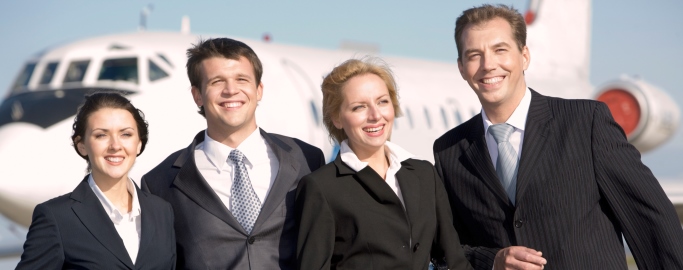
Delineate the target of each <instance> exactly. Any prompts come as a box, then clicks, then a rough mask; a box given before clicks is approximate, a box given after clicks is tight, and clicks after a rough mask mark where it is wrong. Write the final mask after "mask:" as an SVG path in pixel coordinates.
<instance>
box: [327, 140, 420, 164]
mask: <svg viewBox="0 0 683 270" xmlns="http://www.w3.org/2000/svg"><path fill="white" fill-rule="evenodd" d="M384 147H385V149H386V150H388V151H386V152H385V153H386V155H387V156H388V157H389V163H390V164H389V167H398V168H400V167H401V162H403V161H405V160H406V159H409V158H413V157H414V155H413V154H411V153H410V152H408V151H407V150H405V149H403V148H402V147H400V146H398V145H397V144H395V143H392V142H390V141H386V142H385V143H384ZM339 153H340V156H341V160H342V162H344V163H345V164H346V165H347V166H349V167H351V169H353V170H354V171H357V172H358V171H360V170H362V169H363V168H365V167H366V166H368V163H367V162H363V161H360V159H358V156H356V153H354V152H353V150H351V147H349V143H348V139H347V140H344V141H342V143H341V146H340V147H339Z"/></svg>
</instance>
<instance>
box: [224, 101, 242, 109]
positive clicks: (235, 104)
mask: <svg viewBox="0 0 683 270" xmlns="http://www.w3.org/2000/svg"><path fill="white" fill-rule="evenodd" d="M241 104H242V103H241V102H226V103H224V106H225V107H226V108H235V107H239V106H240V105H241Z"/></svg>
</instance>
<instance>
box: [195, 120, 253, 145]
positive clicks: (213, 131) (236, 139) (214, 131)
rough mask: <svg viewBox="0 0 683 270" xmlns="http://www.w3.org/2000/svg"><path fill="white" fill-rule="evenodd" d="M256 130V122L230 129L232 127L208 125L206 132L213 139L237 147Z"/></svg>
mask: <svg viewBox="0 0 683 270" xmlns="http://www.w3.org/2000/svg"><path fill="white" fill-rule="evenodd" d="M254 130H256V124H255V123H254V124H253V125H250V126H249V127H246V128H238V129H230V128H219V127H211V126H210V127H208V128H207V129H206V134H207V135H208V136H209V137H211V139H213V140H215V141H217V142H219V143H222V144H225V145H227V146H230V147H232V148H237V146H239V145H240V144H241V143H242V142H243V141H244V140H246V139H247V138H248V137H249V135H251V133H253V132H254Z"/></svg>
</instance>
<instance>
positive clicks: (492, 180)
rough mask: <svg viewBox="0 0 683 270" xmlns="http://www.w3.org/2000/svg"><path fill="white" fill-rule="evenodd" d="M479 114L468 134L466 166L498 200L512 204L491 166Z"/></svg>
mask: <svg viewBox="0 0 683 270" xmlns="http://www.w3.org/2000/svg"><path fill="white" fill-rule="evenodd" d="M482 121H483V119H482V116H481V114H478V115H476V116H475V118H474V119H473V124H474V126H473V127H472V130H470V135H469V138H468V141H469V142H470V145H469V147H468V148H467V150H465V156H466V157H467V161H468V163H469V164H468V165H466V167H471V168H474V169H475V170H476V171H477V172H478V173H479V176H480V177H481V179H482V180H483V181H484V183H485V184H486V185H487V186H488V187H489V189H491V191H492V192H493V193H494V194H496V196H498V198H499V199H500V200H502V201H503V202H505V203H506V204H508V205H512V202H511V201H510V199H509V198H508V195H507V193H506V192H505V189H504V188H503V184H501V183H500V180H499V179H498V175H497V174H496V169H495V168H494V167H493V163H492V162H491V156H490V155H489V149H488V147H487V146H486V137H485V135H486V134H484V123H483V122H482Z"/></svg>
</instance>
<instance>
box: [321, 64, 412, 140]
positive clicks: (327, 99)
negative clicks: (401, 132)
mask: <svg viewBox="0 0 683 270" xmlns="http://www.w3.org/2000/svg"><path fill="white" fill-rule="evenodd" d="M363 74H375V75H377V76H378V77H380V78H381V79H382V80H383V81H384V83H385V84H386V85H387V89H388V90H389V97H390V98H391V103H392V104H393V107H394V115H395V117H400V116H401V115H403V113H401V107H400V105H399V103H398V88H397V87H396V81H395V80H394V76H393V74H392V72H391V69H389V67H388V65H387V64H386V63H385V62H384V61H382V60H381V59H379V58H372V57H369V58H364V59H361V60H359V59H349V60H346V61H345V62H344V63H342V64H341V65H339V66H337V67H335V68H334V69H333V70H332V72H330V74H327V76H325V78H323V84H322V85H321V88H322V91H323V123H324V124H325V128H327V131H328V132H329V133H330V139H333V140H335V141H337V143H341V142H342V141H344V140H345V139H347V138H348V136H346V133H345V132H344V130H342V129H337V128H336V127H335V126H334V122H333V120H334V119H336V118H337V117H339V108H340V107H341V104H342V102H343V101H344V98H343V97H344V96H343V95H342V90H343V88H344V85H346V82H348V81H349V80H350V79H351V78H353V77H355V76H358V75H363Z"/></svg>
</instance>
